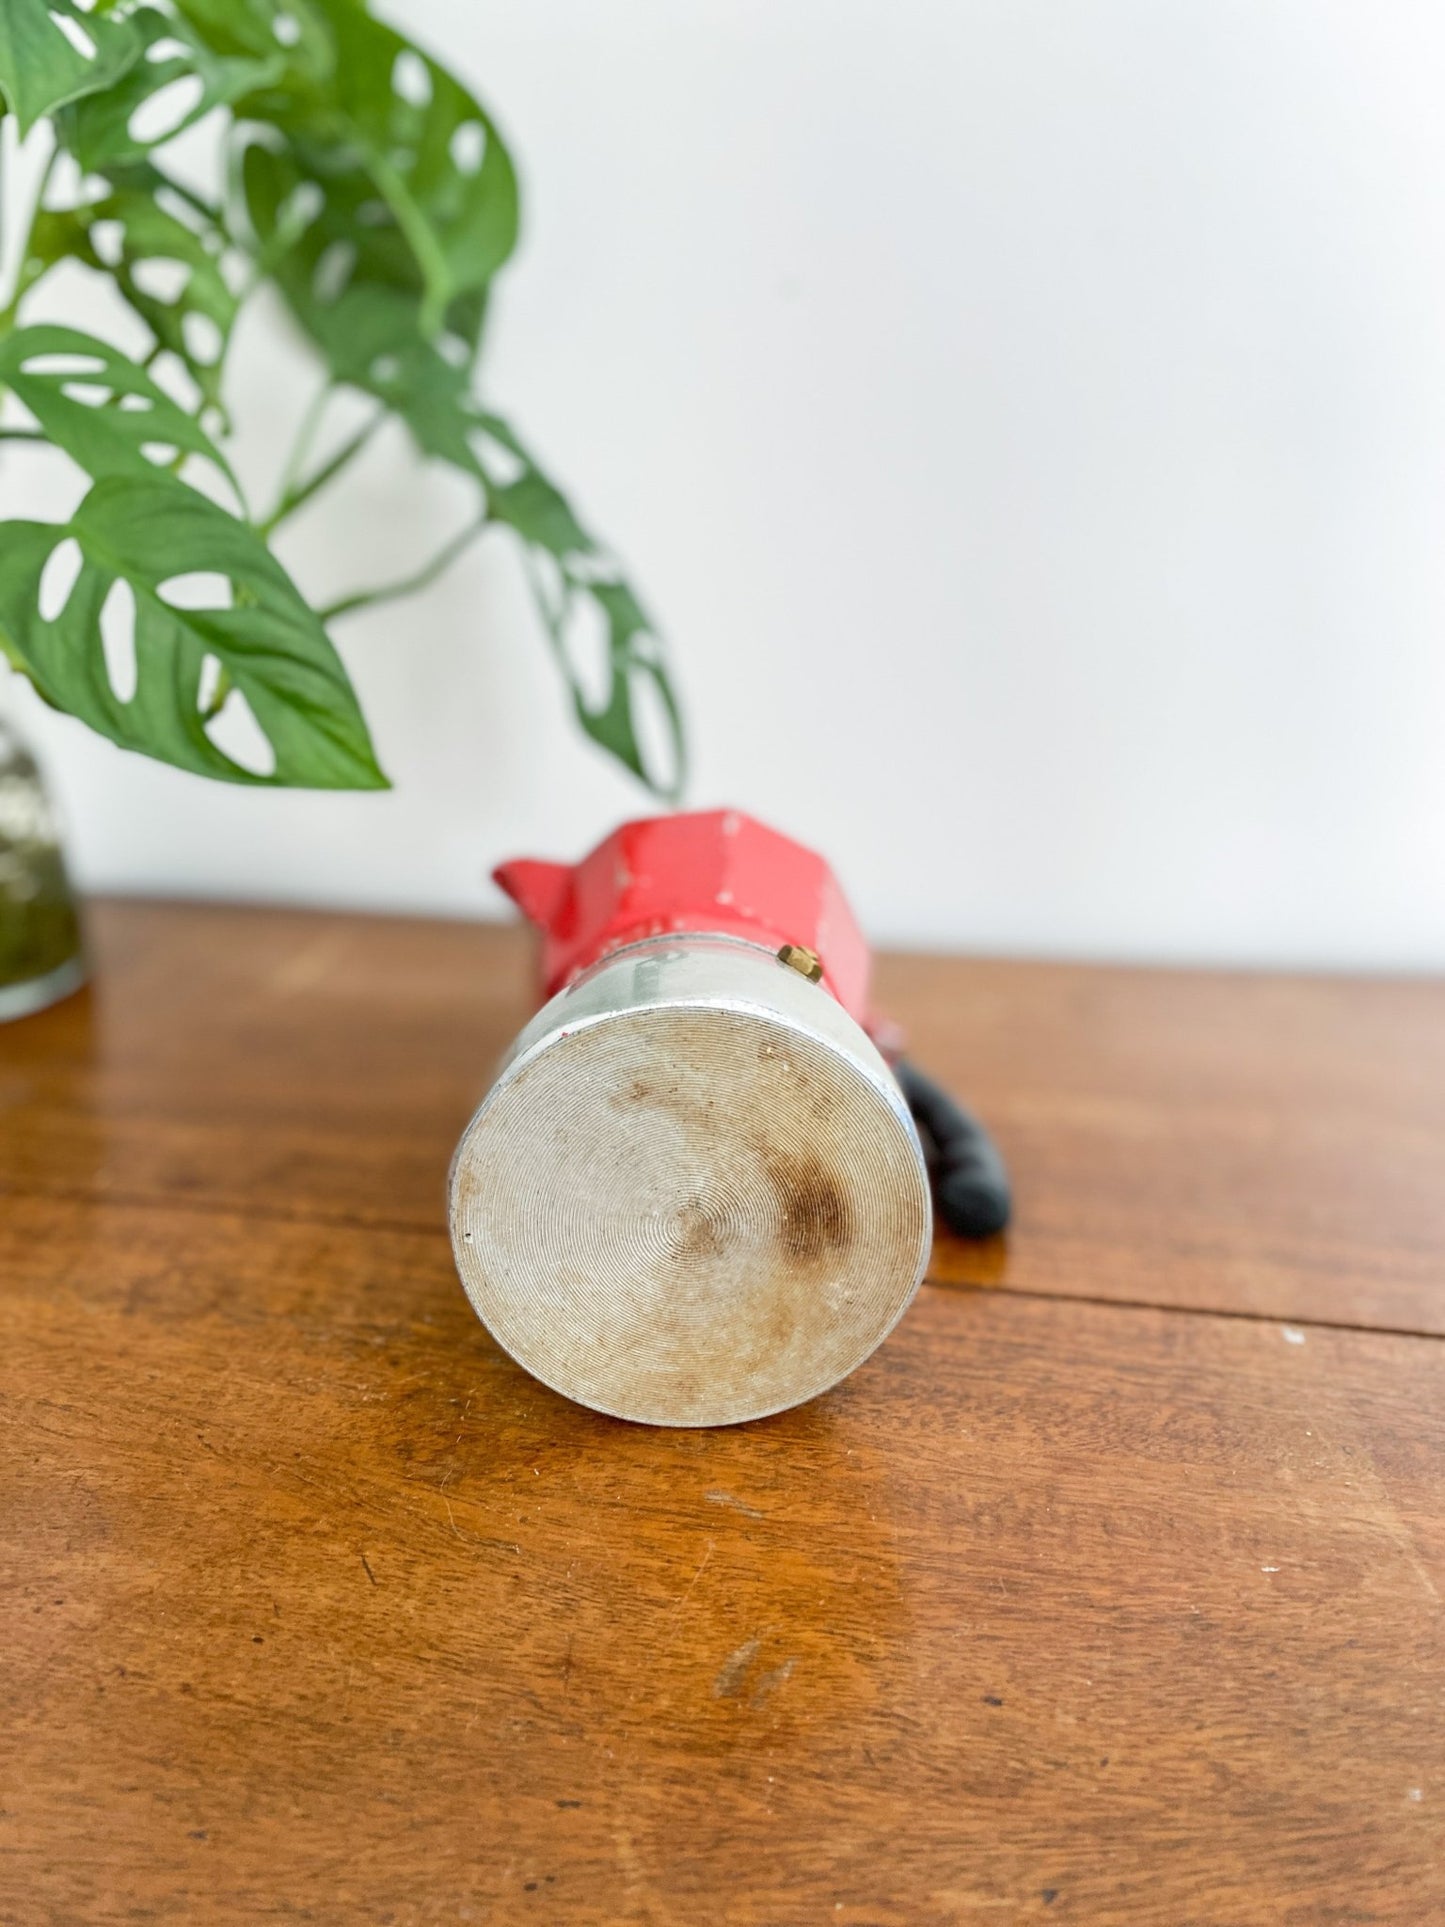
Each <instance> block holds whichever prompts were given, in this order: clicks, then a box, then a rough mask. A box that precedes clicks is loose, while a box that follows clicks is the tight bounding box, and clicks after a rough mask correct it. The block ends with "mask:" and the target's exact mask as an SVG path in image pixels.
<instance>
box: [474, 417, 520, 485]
mask: <svg viewBox="0 0 1445 1927" xmlns="http://www.w3.org/2000/svg"><path fill="white" fill-rule="evenodd" d="M467 439H468V441H469V442H470V443H471V445H472V452H473V453H474V454H475V456H476V458H477V460H478V461H479V462H480V463H481V465H482V468H483V469H484V470H485V472H486V477H487V480H488V481H489V482H491V483H493V484H494V485H495V486H496V487H497V488H510V487H511V485H512V483H513V482H516V481H520V479H521V478H522V476H524V475H525V474H526V472H527V464H526V463H525V462H524V461H523V460H522V457H521V456H520V455H519V454H518V453H517V452H516V450H515V449H512V448H508V447H507V445H506V443H505V442H499V441H498V440H497V438H496V436H495V435H489V434H488V433H487V431H486V430H485V429H484V428H474V429H473V430H472V432H471V434H470V435H469V436H468V437H467Z"/></svg>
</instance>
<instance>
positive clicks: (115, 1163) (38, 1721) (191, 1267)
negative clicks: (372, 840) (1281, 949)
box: [0, 906, 1445, 1927]
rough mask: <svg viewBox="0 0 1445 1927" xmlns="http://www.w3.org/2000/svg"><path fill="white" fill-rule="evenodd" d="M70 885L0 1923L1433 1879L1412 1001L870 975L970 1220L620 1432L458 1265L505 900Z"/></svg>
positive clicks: (497, 986)
mask: <svg viewBox="0 0 1445 1927" xmlns="http://www.w3.org/2000/svg"><path fill="white" fill-rule="evenodd" d="M97 927H98V930H99V933H100V941H101V948H102V952H103V958H104V963H105V974H104V977H103V979H102V983H101V987H100V990H99V992H98V994H97V995H96V996H95V997H94V998H92V999H91V1000H90V1001H89V1003H88V1004H87V1003H75V1004H72V1005H70V1006H65V1007H62V1008H60V1009H57V1010H56V1011H53V1012H50V1013H46V1014H44V1015H42V1016H40V1017H37V1018H35V1019H32V1020H28V1021H27V1022H26V1023H24V1024H21V1025H18V1026H12V1027H10V1028H9V1029H8V1030H0V1180H3V1187H4V1190H3V1196H0V1329H3V1332H4V1345H3V1350H0V1651H3V1662H0V1922H4V1923H6V1927H11V1924H12V1923H13V1924H14V1927H50V1924H51V1923H55V1924H56V1927H60V1924H61V1923H63V1924H64V1927H72V1924H73V1923H85V1924H86V1927H88V1924H89V1923H105V1924H107V1927H108V1924H109V1923H121V1922H127V1923H129V1922H139V1921H145V1922H166V1923H172V1922H174V1923H188V1924H189V1923H207V1922H221V1923H243V1922H244V1923H250V1922H290V1921H298V1920H305V1921H312V1922H321V1923H328V1924H329V1923H333V1922H334V1923H338V1927H339V1924H340V1923H352V1922H367V1923H370V1922H376V1923H392V1927H421V1924H422V1923H430V1922H434V1921H448V1922H450V1921H479V1922H495V1923H508V1924H510V1923H512V1922H526V1921H531V1920H535V1921H538V1922H543V1923H549V1927H550V1923H558V1922H564V1923H582V1924H583V1927H587V1924H590V1923H598V1924H599V1927H601V1924H602V1923H615V1922H620V1923H639V1924H644V1923H645V1924H646V1927H673V1924H674V1923H687V1927H692V1923H708V1927H711V1923H718V1922H720V1923H724V1924H725V1927H733V1924H734V1923H735V1924H736V1927H794V1923H805V1922H820V1923H828V1922H837V1923H841V1924H842V1927H934V1923H940V1924H941V1923H948V1922H954V1921H963V1920H970V1921H971V1920H978V1921H985V1920H986V1921H989V1922H1009V1921H1013V1920H1020V1921H1023V1920H1031V1919H1035V1918H1037V1919H1040V1920H1050V1921H1052V1920H1056V1919H1057V1920H1061V1921H1064V1920H1076V1921H1087V1922H1089V1923H1103V1924H1104V1927H1110V1924H1111V1923H1121V1924H1126V1927H1258V1924H1260V1923H1265V1922H1268V1923H1270V1924H1271V1927H1275V1924H1276V1923H1282V1924H1283V1927H1316V1923H1329V1924H1330V1927H1333V1924H1334V1923H1344V1922H1399V1923H1410V1927H1424V1924H1425V1923H1429V1922H1432V1921H1435V1920H1438V1919H1445V1819H1442V1810H1445V1689H1442V1679H1445V1670H1442V1662H1445V1651H1442V1646H1445V1637H1442V1634H1445V1626H1442V1617H1445V1616H1442V1611H1441V1601H1440V1588H1441V1587H1442V1585H1445V1496H1442V1495H1445V1347H1442V1345H1441V1344H1440V1343H1439V1342H1438V1340H1436V1339H1434V1338H1431V1337H1426V1336H1411V1335H1409V1333H1410V1332H1411V1331H1418V1332H1427V1331H1431V1330H1438V1329H1439V1328H1440V1319H1441V1315H1442V1314H1441V1306H1440V1303H1439V1298H1440V1280H1441V1275H1442V1258H1445V1227H1442V1226H1441V1224H1440V1221H1439V1213H1440V1210H1441V1204H1440V1199H1439V1197H1438V1190H1439V1185H1438V1173H1439V1170H1440V1168H1441V1156H1440V1153H1441V1147H1442V1144H1445V1116H1442V1096H1441V1090H1440V1083H1441V1081H1442V1080H1440V1079H1439V1078H1438V1075H1437V1069H1438V1065H1439V1058H1440V1048H1441V1045H1440V1035H1441V1024H1442V1013H1445V994H1442V992H1441V990H1440V988H1439V987H1438V986H1431V985H1425V984H1368V985H1366V984H1359V985H1347V984H1340V983H1330V982H1327V981H1324V980H1320V981H1318V982H1311V981H1309V980H1289V979H1249V978H1227V977H1221V978H1213V977H1205V976H1191V975H1185V974H1179V975H1175V974H1172V973H1160V974H1159V975H1157V976H1156V975H1155V974H1153V973H1147V972H1111V971H1099V970H1070V969H1064V968H1062V967H1053V966H1048V967H1044V966H1027V967H1021V966H1007V965H1002V964H969V965H964V964H948V963H945V962H942V961H939V960H924V959H895V960H888V961H887V962H886V963H885V966H884V970H883V983H884V988H885V992H886V995H887V996H888V998H889V1000H890V1002H891V1003H892V1004H893V1006H894V1007H895V1008H896V1009H897V1011H898V1013H899V1015H900V1016H902V1017H903V1018H904V1019H905V1020H906V1021H907V1022H908V1023H909V1026H910V1029H911V1031H912V1034H913V1041H914V1049H915V1052H916V1054H917V1056H918V1057H919V1059H920V1061H922V1062H925V1063H928V1064H929V1065H930V1066H932V1067H933V1068H935V1069H937V1070H938V1071H939V1072H941V1073H942V1074H943V1075H946V1076H948V1077H950V1078H951V1079H953V1080H954V1081H955V1083H956V1084H957V1086H958V1088H959V1089H960V1090H961V1091H963V1092H965V1093H966V1094H967V1095H968V1096H969V1097H970V1098H971V1099H973V1100H974V1101H975V1102H977V1103H978V1105H979V1107H980V1108H981V1109H983V1110H985V1112H986V1113H987V1114H988V1115H989V1116H990V1118H991V1119H996V1121H997V1122H998V1124H999V1128H1000V1135H1001V1136H1003V1137H1005V1139H1006V1140H1007V1141H1008V1143H1009V1148H1010V1151H1011V1153H1012V1155H1013V1159H1014V1163H1015V1166H1016V1168H1017V1171H1018V1175H1019V1180H1020V1186H1021V1191H1022V1194H1023V1211H1022V1215H1021V1219H1020V1225H1019V1229H1018V1231H1017V1233H1016V1234H1015V1236H1014V1237H1013V1238H1012V1239H1011V1241H1010V1245H1009V1248H1008V1250H1007V1252H999V1251H990V1252H985V1253H976V1252H975V1253H967V1254H965V1253H963V1252H961V1251H957V1250H952V1249H950V1250H942V1249H941V1250H940V1252H939V1254H938V1266H937V1269H938V1271H939V1273H940V1274H945V1273H954V1274H960V1275H964V1276H972V1277H974V1278H975V1279H976V1280H977V1281H978V1282H979V1283H980V1284H986V1285H987V1286H988V1287H989V1288H988V1289H967V1288H962V1289H961V1288H957V1287H949V1286H935V1287H927V1288H925V1290H924V1292H923V1294H922V1295H921V1296H920V1298H919V1300H918V1302H917V1304H916V1305H915V1306H914V1308H913V1310H912V1311H911V1313H910V1314H909V1316H908V1318H907V1319H906V1320H905V1322H904V1324H903V1325H902V1326H901V1327H900V1329H899V1330H898V1332H897V1333H896V1334H895V1335H894V1336H893V1338H892V1339H891V1340H890V1341H889V1342H888V1344H887V1345H886V1346H885V1347H884V1348H883V1350H882V1351H881V1352H879V1353H878V1354H877V1355H876V1356H875V1357H874V1359H872V1360H871V1361H870V1362H869V1363H868V1364H867V1365H866V1366H865V1367H864V1368H863V1369H862V1370H861V1371H860V1372H859V1373H858V1374H856V1375H855V1376H854V1377H853V1378H852V1379H850V1380H849V1381H848V1382H847V1383H846V1384H845V1385H844V1386H843V1387H841V1388H840V1389H839V1390H838V1391H837V1392H836V1393H834V1394H831V1395H830V1396H829V1397H827V1398H825V1399H822V1400H819V1401H817V1402H815V1403H814V1404H812V1405H810V1406H808V1407H805V1408H803V1409H802V1410H799V1411H795V1412H792V1413H788V1414H785V1415H783V1416H781V1417H779V1418H776V1419H772V1420H768V1421H764V1422H763V1423H761V1424H758V1425H754V1426H748V1427H743V1428H738V1429H733V1430H725V1431H718V1432H706V1433H668V1432H658V1431H653V1430H649V1429H645V1428H637V1427H631V1426H627V1425H623V1424H619V1423H616V1422H613V1421H608V1420H605V1419H601V1418H599V1417H597V1416H595V1415H593V1414H591V1413H588V1412H586V1411H583V1410H581V1409H580V1408H577V1407H574V1406H570V1405H568V1404H566V1403H565V1402H563V1401H561V1400H559V1399H557V1398H555V1397H554V1396H553V1395H552V1394H550V1393H548V1392H547V1391H545V1390H544V1389H543V1388H542V1387H540V1386H539V1385H537V1384H536V1383H534V1382H533V1381H531V1380H530V1379H528V1378H527V1377H526V1376H525V1375H524V1374H522V1373H521V1372H520V1371H519V1370H518V1369H517V1368H516V1367H515V1366H513V1365H512V1364H511V1363H510V1361H508V1360H507V1359H506V1358H505V1357H504V1356H503V1355H502V1354H500V1353H499V1352H498V1351H497V1349H496V1348H495V1347H494V1346H493V1345H492V1344H491V1342H490V1341H489V1339H488V1338H487V1336H486V1334H485V1332H484V1331H483V1330H482V1328H481V1327H480V1326H479V1325H478V1324H477V1322H476V1321H475V1319H474V1318H473V1317H472V1315H471V1313H470V1311H469V1310H468V1308H467V1306H466V1303H465V1300H464V1299H463V1297H462V1294H461V1291H460V1289H459V1287H458V1285H457V1282H456V1279H455V1274H454V1272H453V1269H452V1264H451V1256H450V1250H449V1246H448V1243H447V1240H446V1237H445V1234H444V1231H443V1229H442V1218H441V1210H440V1188H441V1176H442V1172H443V1171H444V1169H445V1163H446V1158H447V1156H448V1155H449V1153H450V1149H451V1143H452V1140H453V1138H454V1136H455V1133H456V1130H457V1129H458V1128H459V1127H460V1123H461V1122H462V1120H463V1119H464V1117H465V1115H466V1114H467V1111H468V1110H469V1108H470V1105H471V1103H472V1101H473V1098H474V1096H475V1095H476V1093H477V1092H478V1091H479V1090H480V1088H481V1086H482V1085H483V1084H484V1083H485V1081H486V1078H487V1073H488V1068H489V1063H490V1060H491V1058H492V1056H493V1055H494V1054H495V1052H496V1051H497V1050H498V1049H499V1048H500V1047H501V1045H502V1044H503V1043H504V1041H505V1039H506V1036H507V1034H508V1033H509V1031H510V1029H511V1028H513V1027H514V1026H515V1024H516V1022H517V1021H519V1020H520V1017H521V1014H522V1012H523V1009H524V1007H525V1003H526V996H527V982H526V958H525V953H524V950H523V949H522V947H521V946H520V945H519V943H518V942H517V941H516V940H515V939H514V938H513V937H511V936H510V935H509V934H507V933H502V932H494V931H487V930H478V929H474V928H467V927H464V926H445V925H417V924H410V925H409V924H403V923H395V924H388V923H385V922H379V921H374V920H368V919H362V918H322V917H311V916H308V915H305V914H302V913H292V912H249V911H240V910H224V911H220V910H217V911H211V910H207V911H187V910H180V909H173V908H165V909H162V908H145V907H142V906H111V907H108V908H107V909H106V910H105V911H104V913H103V914H102V916H101V917H100V918H99V919H98V926H97ZM1271 1053H1272V1055H1271ZM1361 1124H1363V1125H1366V1126H1368V1127H1369V1128H1368V1129H1366V1130H1364V1131H1363V1133H1362V1134H1361V1135H1360V1136H1359V1137H1358V1138H1356V1137H1355V1136H1354V1132H1355V1127H1356V1126H1358V1125H1361ZM1352 1142H1353V1143H1354V1144H1355V1153H1354V1154H1353V1155H1352V1154H1351V1153H1350V1150H1349V1146H1350V1145H1351V1143H1352ZM1261 1151H1268V1152H1269V1156H1268V1157H1267V1158H1265V1159H1264V1160H1263V1162H1262V1163H1261V1162H1259V1161H1258V1159H1257V1158H1256V1159H1255V1161H1253V1162H1252V1161H1251V1159H1252V1157H1254V1154H1257V1153H1259V1152H1261ZM1432 1171H1433V1172H1434V1173H1435V1174H1436V1182H1435V1184H1434V1186H1433V1187H1432V1184H1431V1183H1430V1182H1429V1174H1430V1173H1431V1172H1432ZM1322 1257H1328V1259H1329V1262H1328V1263H1327V1264H1323V1265H1322V1264H1321V1259H1322ZM1111 1299H1113V1300H1118V1301H1120V1302H1108V1301H1109V1300H1111ZM1143 1299H1150V1300H1153V1301H1156V1303H1157V1304H1158V1305H1159V1306H1161V1307H1166V1308H1161V1309H1154V1308H1149V1307H1146V1306H1143V1305H1141V1304H1137V1303H1130V1302H1126V1301H1129V1300H1143ZM1170 1305H1173V1306H1174V1307H1176V1308H1175V1309H1168V1308H1167V1307H1168V1306H1170ZM1211 1305H1212V1307H1213V1308H1210V1307H1211ZM1263 1313H1268V1316H1263V1315H1257V1314H1263ZM1322 1318H1329V1319H1333V1320H1335V1322H1336V1324H1338V1325H1353V1326H1357V1327H1361V1328H1360V1329H1336V1328H1332V1327H1331V1325H1329V1324H1328V1323H1322V1322H1320V1319H1322ZM1371 1324H1378V1325H1384V1326H1398V1327H1400V1328H1401V1329H1400V1330H1371V1329H1366V1328H1364V1327H1368V1326H1370V1325H1371Z"/></svg>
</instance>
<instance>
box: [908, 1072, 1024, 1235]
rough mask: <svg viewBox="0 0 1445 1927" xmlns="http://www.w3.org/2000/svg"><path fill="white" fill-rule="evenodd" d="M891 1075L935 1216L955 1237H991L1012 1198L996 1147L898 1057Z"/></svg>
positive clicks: (971, 1120) (1001, 1223)
mask: <svg viewBox="0 0 1445 1927" xmlns="http://www.w3.org/2000/svg"><path fill="white" fill-rule="evenodd" d="M893 1074H894V1076H895V1077H896V1078H897V1079H898V1083H899V1086H900V1088H901V1089H902V1091H903V1095H904V1097H905V1099H906V1100H907V1103H908V1108H909V1110H910V1111H912V1113H913V1121H914V1123H915V1124H917V1126H918V1130H919V1135H920V1136H921V1137H922V1138H923V1141H924V1147H925V1149H928V1148H930V1147H931V1148H932V1150H933V1151H934V1153H935V1156H934V1158H933V1159H932V1160H931V1163H932V1172H933V1200H934V1203H935V1204H936V1205H937V1207H938V1215H939V1217H940V1218H942V1220H943V1222H944V1223H945V1224H946V1225H947V1226H948V1228H949V1230H950V1231H952V1232H954V1233H956V1235H957V1236H958V1237H960V1238H991V1237H993V1236H994V1234H995V1233H996V1232H999V1231H1002V1230H1003V1229H1004V1227H1005V1226H1006V1225H1007V1223H1008V1221H1009V1213H1010V1212H1011V1210H1012V1208H1013V1199H1012V1196H1011V1194H1010V1191H1009V1181H1008V1172H1007V1171H1006V1170H1005V1169H1004V1162H1003V1159H1002V1158H1001V1157H1000V1156H999V1154H998V1147H997V1146H996V1145H995V1144H994V1141H993V1139H992V1138H991V1137H990V1136H989V1134H988V1132H987V1131H986V1130H985V1129H984V1128H983V1126H982V1124H980V1123H979V1121H978V1119H977V1118H976V1117H975V1116H974V1115H973V1113H972V1112H971V1111H966V1110H965V1109H964V1108H963V1106H962V1105H961V1104H959V1103H957V1102H955V1100H954V1099H953V1098H951V1097H950V1096H949V1094H948V1092H947V1091H946V1090H944V1089H943V1087H942V1085H940V1084H935V1083H934V1081H933V1079H932V1078H931V1077H925V1076H924V1074H923V1072H922V1071H921V1070H919V1069H918V1068H917V1067H916V1066H915V1065H913V1064H910V1063H909V1062H908V1060H907V1059H906V1058H903V1057H900V1058H899V1059H898V1061H897V1062H896V1063H895V1064H894V1066H893Z"/></svg>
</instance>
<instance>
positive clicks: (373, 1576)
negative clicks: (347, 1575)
mask: <svg viewBox="0 0 1445 1927" xmlns="http://www.w3.org/2000/svg"><path fill="white" fill-rule="evenodd" d="M361 1563H362V1565H363V1566H365V1567H366V1576H367V1578H368V1579H369V1580H370V1581H371V1583H372V1585H373V1586H379V1585H380V1584H381V1581H380V1580H379V1579H378V1578H377V1576H376V1574H375V1573H374V1572H373V1571H372V1570H371V1561H370V1560H369V1559H368V1558H367V1556H366V1554H365V1553H364V1552H363V1553H362V1555H361Z"/></svg>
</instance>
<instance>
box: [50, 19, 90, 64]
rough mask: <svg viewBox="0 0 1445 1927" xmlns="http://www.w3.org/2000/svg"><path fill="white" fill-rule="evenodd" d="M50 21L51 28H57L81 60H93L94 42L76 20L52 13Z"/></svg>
mask: <svg viewBox="0 0 1445 1927" xmlns="http://www.w3.org/2000/svg"><path fill="white" fill-rule="evenodd" d="M50 21H51V25H52V26H55V27H59V29H60V31H61V32H62V33H63V34H64V35H65V37H66V39H67V40H68V41H69V42H70V44H71V46H72V47H74V49H75V51H76V52H77V53H78V54H79V55H80V57H81V59H82V60H94V59H95V42H94V41H93V40H92V39H91V37H90V35H89V34H88V33H87V32H86V31H85V28H84V27H82V26H81V24H80V22H79V21H78V20H74V19H72V18H71V16H70V15H69V14H68V13H56V12H53V11H52V13H51V15H50Z"/></svg>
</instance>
